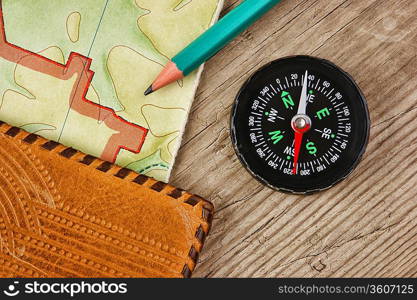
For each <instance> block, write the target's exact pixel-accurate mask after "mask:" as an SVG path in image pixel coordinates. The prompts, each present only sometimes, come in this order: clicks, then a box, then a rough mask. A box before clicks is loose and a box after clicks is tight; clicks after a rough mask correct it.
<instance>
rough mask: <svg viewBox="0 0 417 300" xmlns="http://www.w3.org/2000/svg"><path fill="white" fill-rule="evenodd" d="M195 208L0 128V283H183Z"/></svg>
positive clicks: (144, 182)
mask: <svg viewBox="0 0 417 300" xmlns="http://www.w3.org/2000/svg"><path fill="white" fill-rule="evenodd" d="M212 213H213V206H212V205H211V204H210V203H209V202H207V201H205V200H203V199H202V198H200V197H198V196H195V195H191V194H189V193H187V192H184V191H182V190H180V189H176V188H174V187H172V186H169V185H167V184H165V183H162V182H158V181H155V180H153V179H150V178H148V177H146V176H143V175H138V174H136V173H134V172H133V171H130V170H127V169H122V168H120V167H117V166H115V165H113V164H111V163H108V162H103V161H101V160H99V159H97V158H95V157H92V156H88V155H85V154H83V153H80V152H78V151H76V150H74V149H72V148H67V147H65V146H63V145H60V144H58V143H55V142H52V141H48V140H45V139H43V138H41V137H39V136H37V135H35V134H29V133H27V132H25V131H22V130H21V129H19V128H16V127H10V126H9V125H7V124H4V123H2V122H0V276H1V277H84V278H85V277H190V276H191V273H192V271H193V270H194V268H195V265H196V262H197V258H198V254H199V253H200V251H201V249H202V247H203V243H204V239H205V237H206V235H207V234H208V231H209V229H210V223H211V219H212Z"/></svg>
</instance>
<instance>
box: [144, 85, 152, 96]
mask: <svg viewBox="0 0 417 300" xmlns="http://www.w3.org/2000/svg"><path fill="white" fill-rule="evenodd" d="M152 93H153V88H152V85H151V86H150V87H148V89H147V90H146V91H145V93H144V94H145V96H148V95H150V94H152Z"/></svg>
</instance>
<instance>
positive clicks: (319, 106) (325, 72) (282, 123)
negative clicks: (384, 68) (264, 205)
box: [231, 56, 370, 193]
mask: <svg viewBox="0 0 417 300" xmlns="http://www.w3.org/2000/svg"><path fill="white" fill-rule="evenodd" d="M231 127H232V128H231V131H232V140H233V143H234V146H235V149H236V152H237V154H238V156H239V158H240V160H241V161H242V163H243V164H244V165H245V167H246V168H247V169H248V170H249V171H250V172H251V173H252V175H254V176H255V177H256V178H257V179H258V180H260V181H261V182H263V183H265V184H268V185H269V186H271V187H273V188H276V189H279V190H282V191H286V192H293V193H312V192H317V191H321V190H324V189H327V188H329V187H331V186H333V185H334V184H336V183H338V182H339V181H341V180H342V179H344V178H346V176H348V175H349V174H350V173H351V172H352V171H353V169H354V168H355V166H356V165H357V163H358V162H359V160H360V159H361V157H362V155H363V153H364V151H365V148H366V145H367V141H368V137H369V128H370V121H369V114H368V109H367V105H366V101H365V99H364V97H363V95H362V93H361V92H360V90H359V88H358V86H357V85H356V84H355V82H354V81H353V79H352V78H351V77H350V76H349V75H348V74H347V73H345V72H344V71H342V70H341V69H340V68H338V67H337V66H335V65H334V64H332V63H330V62H328V61H325V60H322V59H317V58H312V57H306V56H296V57H290V58H284V59H281V60H277V61H275V62H272V63H271V64H269V65H267V66H265V67H263V68H262V69H260V70H259V71H258V72H256V73H255V74H254V75H253V76H252V77H251V78H250V79H249V80H248V81H247V82H246V83H245V84H244V86H243V87H242V89H241V91H240V92H239V95H238V96H237V99H236V103H235V106H234V109H233V115H232V126H231Z"/></svg>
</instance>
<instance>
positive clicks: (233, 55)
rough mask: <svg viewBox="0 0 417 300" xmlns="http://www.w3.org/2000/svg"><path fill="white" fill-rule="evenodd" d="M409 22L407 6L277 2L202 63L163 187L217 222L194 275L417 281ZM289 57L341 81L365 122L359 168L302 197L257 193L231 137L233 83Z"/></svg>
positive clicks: (358, 0)
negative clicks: (361, 99)
mask: <svg viewBox="0 0 417 300" xmlns="http://www.w3.org/2000/svg"><path fill="white" fill-rule="evenodd" d="M237 3H238V2H237V1H232V2H231V3H230V4H229V5H226V8H225V11H228V10H230V9H231V8H233V7H234V6H235V5H236V4H237ZM416 15H417V2H416V1H413V0H399V1H393V0H387V1H377V0H334V1H326V0H314V1H313V0H283V2H282V4H281V5H279V6H278V7H276V8H275V9H273V10H272V11H271V12H270V13H268V14H267V15H266V16H265V17H264V18H263V19H262V20H260V21H259V22H257V23H256V24H255V26H253V27H251V28H250V29H249V30H247V31H246V32H245V33H244V34H242V35H241V36H240V37H239V38H238V39H236V40H235V41H234V42H233V43H232V44H230V45H229V46H228V47H227V48H226V49H224V50H223V51H222V52H220V53H219V54H218V55H217V56H216V57H214V58H213V59H212V60H211V61H210V62H209V63H207V66H206V70H205V73H204V75H203V78H202V83H201V86H200V88H199V91H198V94H197V98H196V100H195V103H194V106H193V108H192V114H191V118H190V122H189V125H188V128H187V132H186V135H185V137H184V140H183V145H182V148H181V150H180V155H179V157H178V159H177V162H176V167H175V169H174V173H173V177H172V180H171V182H172V183H173V184H175V185H178V186H181V187H182V188H185V189H188V190H190V191H191V192H194V193H197V194H200V195H202V196H204V197H205V198H207V199H209V200H211V201H212V202H213V203H214V204H215V207H216V211H217V213H216V216H215V220H214V225H213V229H212V232H211V235H210V236H209V238H208V240H207V244H206V247H205V251H204V252H203V254H202V256H201V258H200V265H199V267H198V268H197V271H196V272H195V274H194V276H196V277H299V276H304V277H327V276H342V277H352V276H375V277H382V276H384V277H386V276H397V277H401V276H413V277H415V276H417V224H416V223H417V202H416V199H417V189H416V185H417V176H416V173H417V172H416V171H417V142H416V141H417V120H416V117H417V92H416V86H417V59H416V53H417V51H416V50H417V49H416V48H417V46H416V45H417V43H416V41H417V30H416V29H417V19H416V18H415V16H416ZM295 54H308V55H313V56H318V57H322V58H326V59H329V60H331V61H333V62H334V63H336V64H337V65H339V66H341V67H342V68H343V69H345V70H346V71H348V72H349V73H350V74H351V75H352V76H353V77H354V78H355V79H356V80H357V82H358V83H359V85H360V86H361V88H362V90H363V92H364V94H365V96H366V98H367V100H368V104H369V109H370V113H371V119H372V130H371V139H370V144H369V147H368V151H367V153H366V155H365V158H364V160H363V162H362V163H361V164H360V166H359V167H358V169H357V170H356V171H355V172H354V174H353V175H352V176H351V177H350V178H348V180H346V181H344V182H343V183H341V184H339V185H338V186H336V187H335V188H333V189H331V190H328V191H325V192H323V193H320V194H316V195H312V196H291V195H286V194H282V193H278V192H274V191H272V190H270V189H268V188H266V187H264V186H262V185H261V184H259V183H258V182H256V181H255V180H254V179H252V177H251V176H250V175H249V174H248V173H247V172H246V171H245V170H244V168H243V167H242V166H241V165H240V163H239V161H238V160H237V158H236V156H235V154H234V151H233V147H232V145H231V142H230V137H229V118H230V109H231V106H232V104H233V101H234V97H235V95H236V94H237V91H238V90H239V88H240V86H241V85H242V84H243V82H244V81H245V80H246V79H247V78H248V77H249V76H250V74H251V73H253V72H254V71H255V70H256V69H257V68H259V67H260V66H262V65H263V64H265V63H267V62H269V61H271V60H274V59H277V58H280V57H285V56H289V55H295Z"/></svg>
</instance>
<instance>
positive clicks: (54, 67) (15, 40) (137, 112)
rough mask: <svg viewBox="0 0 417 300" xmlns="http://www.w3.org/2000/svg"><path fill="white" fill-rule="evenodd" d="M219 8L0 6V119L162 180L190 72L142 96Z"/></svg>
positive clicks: (111, 0)
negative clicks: (183, 77) (158, 89)
mask: <svg viewBox="0 0 417 300" xmlns="http://www.w3.org/2000/svg"><path fill="white" fill-rule="evenodd" d="M222 4H223V1H222V0H163V1H156V0H85V1H79V0H54V1H50V0H0V120H2V121H5V122H7V123H9V124H11V125H13V126H18V127H21V128H22V129H24V130H26V131H28V132H31V133H36V134H39V135H41V136H43V137H45V138H47V139H51V140H54V141H57V142H60V143H62V144H64V145H66V146H70V147H73V148H75V149H78V150H80V151H83V152H85V153H87V154H90V155H93V156H96V157H100V158H102V159H104V160H107V161H110V162H114V163H116V164H118V165H120V166H122V167H126V168H130V169H132V170H134V171H137V172H139V173H142V174H145V175H148V176H151V177H154V178H156V179H157V180H162V181H167V180H168V179H169V175H170V172H171V169H172V166H173V163H174V160H175V156H176V154H177V151H178V148H179V146H180V143H181V137H182V134H183V131H184V128H185V124H186V122H187V118H188V113H189V110H190V107H191V104H192V100H193V98H194V94H195V90H196V86H197V84H198V78H199V71H196V72H194V73H193V74H192V75H190V76H187V77H186V78H185V79H184V80H182V81H180V82H177V83H176V84H173V85H171V86H169V87H167V88H164V89H162V90H160V91H158V92H157V93H154V94H152V95H149V96H147V97H145V96H144V95H143V92H144V90H145V89H146V88H147V87H148V86H149V84H150V83H151V82H152V80H153V79H154V78H155V77H156V76H157V75H158V73H159V72H160V71H161V70H162V68H163V66H164V65H165V64H166V63H167V62H168V61H169V58H171V57H173V56H174V55H175V54H176V53H177V52H178V51H179V50H181V49H182V48H183V47H185V46H186V45H187V44H188V43H190V42H191V41H192V40H193V39H195V38H196V37H197V36H198V35H200V34H201V33H202V32H204V31H205V30H206V29H207V28H208V27H209V26H210V25H211V24H212V23H213V22H214V21H215V20H216V19H217V17H218V14H219V11H220V9H221V7H222ZM200 71H201V70H200Z"/></svg>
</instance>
